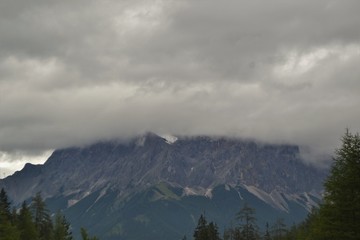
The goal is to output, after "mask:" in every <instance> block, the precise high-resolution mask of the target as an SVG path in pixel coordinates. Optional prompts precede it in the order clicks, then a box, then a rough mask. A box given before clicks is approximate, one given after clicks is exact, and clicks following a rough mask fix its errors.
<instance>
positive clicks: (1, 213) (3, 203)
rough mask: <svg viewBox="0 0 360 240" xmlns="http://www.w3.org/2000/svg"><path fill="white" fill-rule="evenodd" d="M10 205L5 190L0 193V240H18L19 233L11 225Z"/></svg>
mask: <svg viewBox="0 0 360 240" xmlns="http://www.w3.org/2000/svg"><path fill="white" fill-rule="evenodd" d="M10 209H11V205H10V201H9V199H8V196H7V194H6V192H5V190H4V189H3V188H2V189H1V191H0V240H18V239H19V237H20V234H19V231H18V230H17V228H16V226H15V225H14V224H13V219H12V214H11V212H10Z"/></svg>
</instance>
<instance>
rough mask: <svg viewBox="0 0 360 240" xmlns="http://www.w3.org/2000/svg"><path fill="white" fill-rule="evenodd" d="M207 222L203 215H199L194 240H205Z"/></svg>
mask: <svg viewBox="0 0 360 240" xmlns="http://www.w3.org/2000/svg"><path fill="white" fill-rule="evenodd" d="M207 238H208V235H207V221H206V219H205V216H204V215H203V214H201V215H200V218H199V220H198V224H197V226H196V228H195V231H194V239H195V240H207Z"/></svg>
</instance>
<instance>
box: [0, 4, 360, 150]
mask: <svg viewBox="0 0 360 240" xmlns="http://www.w3.org/2000/svg"><path fill="white" fill-rule="evenodd" d="M0 1H1V4H2V7H1V8H0V112H1V115H0V151H6V152H14V151H15V152H16V151H19V150H26V151H34V150H36V151H41V150H46V149H54V148H59V147H66V146H69V145H73V144H84V143H89V142H91V141H95V140H97V139H108V138H113V137H128V136H131V135H134V134H138V133H141V132H143V131H154V132H158V133H172V134H189V135H195V134H214V135H231V136H240V137H252V138H257V139H260V140H264V141H271V142H290V143H296V144H300V145H309V146H312V148H313V149H317V150H319V152H330V151H332V150H333V148H334V146H336V144H337V143H338V141H339V137H340V136H341V135H342V133H343V132H344V129H345V128H346V127H349V128H350V129H351V130H353V131H359V130H360V125H359V123H358V119H359V117H360V114H359V111H358V110H357V109H358V108H359V105H360V97H359V96H358V95H359V94H358V93H359V92H360V81H358V76H359V75H360V70H359V68H358V66H359V63H360V32H359V31H358V26H359V24H360V17H359V14H358V9H359V7H360V6H359V5H360V3H359V2H358V1H330V0H328V1H325V0H320V1H310V0H306V1H288V0H276V1H271V2H270V1H260V0H256V1H226V2H225V3H224V2H220V1H60V2H59V1H40V0H31V1H30V0H29V1H26V2H23V1H16V0H12V1H6V0H0Z"/></svg>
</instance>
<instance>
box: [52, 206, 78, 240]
mask: <svg viewBox="0 0 360 240" xmlns="http://www.w3.org/2000/svg"><path fill="white" fill-rule="evenodd" d="M72 239H73V237H72V233H71V230H70V223H68V221H67V220H66V218H65V216H64V215H62V214H61V213H60V212H57V213H56V215H55V221H54V240H72Z"/></svg>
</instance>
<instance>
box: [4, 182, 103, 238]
mask: <svg viewBox="0 0 360 240" xmlns="http://www.w3.org/2000/svg"><path fill="white" fill-rule="evenodd" d="M10 208H11V204H10V202H9V200H8V197H7V194H6V192H5V190H4V189H2V190H1V191H0V240H73V237H72V232H71V231H70V223H69V222H68V221H67V220H66V218H65V216H64V215H62V214H61V213H60V212H58V213H57V214H56V215H55V218H54V219H51V217H50V212H49V210H47V207H46V204H45V202H44V201H43V199H42V197H41V194H40V193H38V194H36V196H35V197H34V198H33V200H32V203H31V206H30V207H29V206H28V205H27V204H26V202H23V204H22V205H21V209H20V211H19V213H17V212H16V211H15V209H13V211H12V212H10ZM81 234H82V237H83V240H99V239H98V238H97V237H89V236H88V234H87V232H86V230H85V229H84V228H81Z"/></svg>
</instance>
